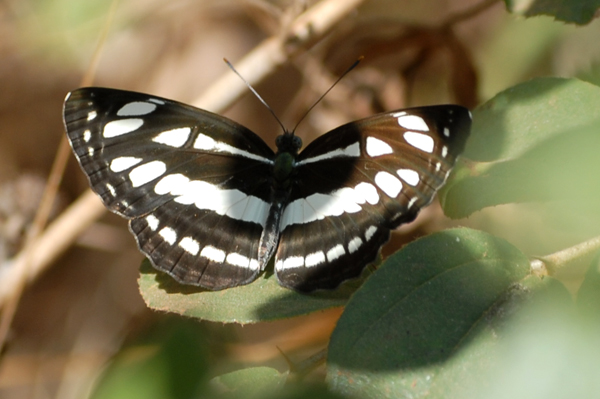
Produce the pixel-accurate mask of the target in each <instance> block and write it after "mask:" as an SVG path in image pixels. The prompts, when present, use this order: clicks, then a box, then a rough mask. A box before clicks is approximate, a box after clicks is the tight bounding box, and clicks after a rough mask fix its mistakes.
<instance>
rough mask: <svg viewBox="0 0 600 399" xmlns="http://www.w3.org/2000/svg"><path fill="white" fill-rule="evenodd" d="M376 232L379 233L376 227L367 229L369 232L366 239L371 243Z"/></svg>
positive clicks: (366, 232) (366, 233)
mask: <svg viewBox="0 0 600 399" xmlns="http://www.w3.org/2000/svg"><path fill="white" fill-rule="evenodd" d="M376 231H377V227H375V226H370V227H369V228H368V229H367V231H365V238H366V239H367V241H370V240H371V238H373V236H374V235H375V232H376Z"/></svg>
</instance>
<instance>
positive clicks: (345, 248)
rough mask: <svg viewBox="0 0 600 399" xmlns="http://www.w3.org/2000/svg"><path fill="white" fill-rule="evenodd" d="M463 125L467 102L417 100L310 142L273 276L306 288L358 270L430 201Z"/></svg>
mask: <svg viewBox="0 0 600 399" xmlns="http://www.w3.org/2000/svg"><path fill="white" fill-rule="evenodd" d="M470 124H471V118H470V113H469V111H468V110H467V109H466V108H463V107H460V106H454V105H441V106H430V107H419V108H411V109H405V110H400V111H395V112H390V113H384V114H379V115H375V116H373V117H370V118H366V119H363V120H360V121H357V122H352V123H349V124H347V125H344V126H341V127H339V128H337V129H334V130H333V131H331V132H329V133H327V134H325V135H323V136H321V137H319V138H318V139H316V140H315V141H313V142H312V143H310V144H309V145H308V146H307V147H306V149H304V150H303V151H302V152H301V153H300V155H299V156H298V159H297V162H296V176H295V184H294V186H293V188H292V192H291V198H290V202H289V204H288V206H287V207H286V209H285V210H284V214H283V217H282V223H281V238H280V242H279V247H278V251H277V254H276V263H275V271H276V274H277V277H278V279H279V281H280V283H281V284H282V285H284V286H287V287H290V288H293V289H297V290H301V291H312V290H315V289H330V288H335V287H337V286H338V285H339V284H340V283H341V282H343V281H344V280H347V279H349V278H353V277H357V276H358V275H360V273H361V272H362V270H363V268H364V267H365V266H366V265H367V264H368V263H369V262H372V261H373V260H375V258H376V257H377V254H378V252H379V249H380V247H381V246H382V245H383V244H384V243H385V242H386V241H387V240H388V239H389V234H390V230H391V229H394V228H396V227H397V226H399V225H400V224H402V223H406V222H410V221H412V220H413V219H414V218H415V217H416V215H417V214H418V212H419V210H420V209H421V208H422V207H424V206H426V205H428V204H429V203H430V202H431V200H432V199H433V197H434V196H435V193H436V191H437V190H438V189H439V188H440V187H441V186H442V185H443V183H444V181H445V180H446V178H447V177H448V174H449V173H450V170H451V168H452V167H453V166H454V163H455V161H456V158H457V156H458V155H459V154H460V153H461V152H462V151H463V149H464V146H465V143H466V140H467V138H468V135H469V131H470Z"/></svg>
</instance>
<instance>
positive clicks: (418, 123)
mask: <svg viewBox="0 0 600 399" xmlns="http://www.w3.org/2000/svg"><path fill="white" fill-rule="evenodd" d="M398 124H399V125H400V126H402V127H403V128H405V129H407V130H420V131H422V132H428V131H429V126H427V123H425V121H424V120H423V118H421V117H420V116H417V115H400V116H398Z"/></svg>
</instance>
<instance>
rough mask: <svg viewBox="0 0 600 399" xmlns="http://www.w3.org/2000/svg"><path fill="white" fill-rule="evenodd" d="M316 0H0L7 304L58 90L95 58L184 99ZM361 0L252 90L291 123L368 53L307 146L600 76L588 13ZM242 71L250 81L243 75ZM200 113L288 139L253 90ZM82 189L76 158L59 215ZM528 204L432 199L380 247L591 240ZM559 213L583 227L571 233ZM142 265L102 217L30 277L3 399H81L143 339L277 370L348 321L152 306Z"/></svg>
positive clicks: (99, 72) (55, 142)
mask: <svg viewBox="0 0 600 399" xmlns="http://www.w3.org/2000/svg"><path fill="white" fill-rule="evenodd" d="M313 3H315V2H313V1H308V0H306V1H301V0H280V1H278V0H271V1H266V0H264V1H263V0H245V1H244V0H172V1H169V2H165V1H159V0H143V1H142V0H121V1H119V2H118V4H116V6H115V8H114V15H113V17H112V19H111V22H108V21H109V13H110V9H111V2H109V1H106V0H86V1H78V0H3V1H0V54H1V56H0V88H1V90H0V256H1V258H0V262H2V264H1V265H0V294H2V297H1V298H2V299H1V300H2V303H0V307H3V306H5V305H6V303H7V302H8V301H9V299H8V298H10V292H11V291H10V289H11V287H7V286H6V284H3V283H2V279H3V276H6V275H7V273H10V268H11V265H12V262H11V260H12V259H14V257H15V256H16V255H17V254H18V253H19V251H20V250H21V248H22V245H23V240H24V237H25V234H26V232H27V231H28V229H29V228H30V226H31V223H32V220H33V217H34V215H35V212H36V210H37V209H38V206H39V200H40V197H41V193H42V192H43V189H44V185H45V182H46V180H47V178H48V174H49V171H50V168H51V165H52V162H53V160H54V157H55V155H56V151H57V149H58V146H59V142H60V140H61V137H62V136H64V130H63V125H62V119H61V118H62V103H63V100H64V97H65V95H66V93H67V92H69V91H71V90H73V89H75V88H77V87H79V86H80V85H81V82H82V78H83V76H84V75H85V74H86V72H87V71H89V70H90V68H91V62H92V59H93V56H94V54H96V52H98V53H97V54H98V56H99V58H98V60H99V62H98V65H97V67H96V69H95V71H94V72H93V85H97V86H107V87H114V88H120V89H128V90H136V91H143V92H148V93H152V94H155V95H158V96H163V97H167V98H172V99H176V100H179V101H182V102H187V103H194V102H195V101H197V99H199V98H203V97H202V96H203V95H204V93H205V92H206V90H207V89H208V88H209V87H210V86H211V84H212V83H213V82H214V81H215V80H217V79H218V78H220V77H221V76H223V75H226V74H232V72H231V71H230V70H229V69H228V68H227V67H226V65H225V64H224V63H223V60H222V59H223V57H226V58H228V59H229V60H230V61H231V62H232V63H233V64H234V65H236V62H238V61H240V60H242V59H243V58H244V56H245V55H247V54H248V53H249V52H250V51H252V50H253V49H254V48H256V47H257V46H258V45H260V44H261V43H262V42H263V41H264V40H266V39H267V38H270V37H277V36H282V37H283V36H285V35H286V34H287V32H288V30H289V28H290V26H291V23H292V22H293V21H294V19H295V18H296V17H297V16H298V15H300V14H302V13H303V12H304V11H305V10H306V9H307V8H310V7H311V6H312V5H313ZM338 3H340V4H343V3H344V0H339V2H338ZM358 3H359V6H358V7H356V8H355V9H354V10H353V11H352V12H350V13H349V14H347V15H345V16H344V17H343V18H342V19H341V20H340V21H338V22H336V23H335V24H333V26H332V27H331V28H330V29H329V30H328V32H327V34H325V35H323V36H319V37H318V38H317V40H314V41H311V42H308V43H302V44H301V45H300V46H298V48H296V49H295V50H294V52H293V54H290V57H289V60H288V61H287V62H284V63H283V64H282V65H281V66H280V67H277V68H271V69H270V70H268V73H267V74H266V77H265V78H264V79H262V80H261V81H260V82H258V83H257V84H256V86H255V88H256V89H257V90H258V92H259V93H260V94H261V95H262V96H263V98H264V99H265V100H266V101H267V102H268V103H269V104H270V106H271V107H272V108H273V110H274V111H275V113H276V114H277V115H278V116H279V118H280V119H281V120H282V122H283V123H284V125H285V126H287V127H289V128H292V127H293V126H294V125H295V124H296V122H297V121H298V119H299V118H300V117H301V116H302V115H303V114H304V112H305V111H306V110H307V109H308V108H309V107H310V106H311V105H312V104H313V103H314V101H316V99H318V98H319V96H320V95H321V94H322V93H323V92H325V90H327V88H328V87H329V86H330V85H331V83H333V81H335V79H336V78H337V77H338V76H339V75H340V74H341V73H342V72H343V71H344V70H346V69H347V68H348V67H349V66H350V65H351V64H352V63H353V62H354V61H355V60H356V59H357V58H358V57H359V56H365V59H364V61H363V62H362V63H361V64H360V65H359V67H357V68H356V69H355V70H354V71H352V72H351V73H350V74H349V75H348V76H346V77H345V78H344V79H343V80H342V81H341V83H339V84H338V86H337V87H336V88H335V89H333V90H332V92H331V93H329V94H328V95H327V97H326V98H325V99H324V100H323V101H322V103H321V104H319V105H318V106H317V107H316V108H315V109H314V110H313V111H312V112H311V113H310V115H309V116H308V118H307V119H306V120H305V121H304V122H303V123H302V124H301V125H300V127H299V129H298V131H297V134H298V135H299V136H300V137H301V138H302V139H303V141H304V143H307V142H310V140H312V139H313V138H315V137H317V136H319V135H320V134H322V133H324V132H326V131H328V130H329V129H331V128H334V127H336V126H338V125H340V124H342V123H345V122H348V121H351V120H355V119H358V118H361V117H365V116H368V115H371V114H373V113H376V112H382V111H385V110H392V109H397V108H402V107H407V106H413V105H424V104H434V103H446V102H452V103H459V104H462V105H465V106H468V107H470V108H474V107H476V106H477V105H478V104H480V103H481V102H483V101H486V100H488V99H489V98H490V97H492V96H493V95H495V94H496V93H498V92H499V91H501V90H504V89H506V88H508V87H510V86H512V85H514V84H516V83H519V82H522V81H524V80H527V79H529V78H532V77H535V76H545V75H550V76H564V77H573V76H576V77H579V78H582V79H585V80H589V81H592V82H596V83H597V82H599V81H600V68H599V67H598V66H599V65H600V64H598V59H600V58H599V57H600V46H598V43H597V38H598V37H600V25H599V23H598V21H593V22H592V23H591V24H589V25H587V26H584V27H575V26H572V25H565V24H563V23H561V22H555V21H553V20H552V19H551V18H549V17H536V18H531V19H524V18H520V17H516V16H513V15H510V14H509V13H508V12H507V11H506V9H505V6H504V3H502V2H494V1H480V0H425V1H423V0H400V1H399V0H364V1H362V2H358ZM105 29H108V30H107V35H106V37H105V38H104V39H102V32H103V30H105ZM268 62H269V60H267V59H265V64H268ZM245 77H246V78H247V79H249V80H251V81H252V80H253V79H254V74H253V73H252V71H250V76H245ZM239 84H240V85H241V84H243V83H241V82H239ZM203 100H206V99H205V98H203ZM209 110H212V111H219V112H220V113H223V114H224V115H226V116H227V117H229V118H231V119H234V120H236V121H237V122H240V123H242V124H243V125H245V126H247V127H249V128H250V129H251V130H253V131H255V132H256V133H258V134H259V135H260V136H261V137H262V138H263V139H264V140H265V141H266V142H267V143H268V144H270V145H272V144H274V138H275V137H276V136H277V135H279V134H280V133H281V131H280V127H279V126H278V124H277V122H276V121H275V120H274V119H273V118H272V116H271V115H270V114H269V112H268V111H267V110H266V109H265V108H264V107H263V106H262V105H261V104H260V103H259V102H258V101H257V100H256V99H255V98H254V97H253V96H251V95H245V96H243V97H242V98H241V99H240V100H239V101H237V102H236V103H235V104H232V105H231V106H229V107H227V109H210V108H209ZM87 187H88V185H87V180H86V178H85V176H84V175H83V173H82V172H81V171H80V169H79V166H78V165H77V164H76V162H75V159H74V158H73V157H72V156H71V155H70V160H69V163H68V166H67V168H66V171H65V174H64V178H63V182H62V184H61V186H60V188H59V192H58V195H57V198H56V201H55V202H54V205H53V210H52V218H56V217H58V216H59V215H60V214H61V213H62V212H64V211H65V210H66V209H68V207H69V204H71V203H72V201H73V200H75V199H76V198H77V197H78V196H79V195H80V194H81V193H82V192H84V191H85V190H86V189H87ZM532 207H533V206H532ZM531 210H532V208H529V207H528V206H526V205H520V206H500V207H495V208H492V209H486V210H484V211H482V212H479V213H477V214H475V215H473V216H472V217H470V218H469V219H468V220H460V221H450V220H448V219H446V218H445V217H444V216H443V213H442V212H441V210H440V208H439V206H438V205H437V204H434V205H432V206H431V207H430V208H427V209H426V210H425V211H423V212H422V214H421V215H420V216H419V218H418V219H417V221H416V222H415V223H413V224H411V225H408V226H403V227H401V228H400V229H399V231H398V232H397V233H395V234H394V236H393V238H392V240H391V242H390V243H389V244H388V245H387V246H386V247H385V248H384V254H389V253H391V252H393V251H394V250H396V249H398V248H399V247H400V246H402V245H403V244H404V243H406V242H410V241H412V240H414V239H415V238H417V237H419V236H421V235H423V234H426V233H428V232H432V231H437V230H440V229H442V228H445V227H448V226H453V225H458V224H460V225H468V226H471V227H476V228H482V229H485V230H486V231H489V232H492V233H494V234H497V235H499V236H502V237H505V238H508V239H509V240H510V241H511V242H512V243H513V244H515V245H517V246H518V247H519V248H521V249H522V250H524V251H525V252H526V253H528V254H533V253H535V254H547V253H550V252H552V251H555V250H557V249H560V248H561V247H564V246H566V245H569V244H575V243H577V242H580V241H581V240H582V239H583V238H585V237H587V236H588V234H589V229H586V228H585V225H586V223H589V224H591V223H592V222H593V221H592V220H590V221H585V220H575V221H574V220H570V221H565V220H566V217H565V220H560V223H559V222H558V221H557V222H556V223H555V224H552V223H550V225H549V226H550V227H549V228H544V229H541V231H542V234H543V237H531V235H530V234H527V233H526V232H525V230H524V229H523V230H520V229H519V228H518V226H519V225H529V226H531V225H532V224H533V225H535V224H540V225H541V224H542V223H545V224H544V225H545V226H546V227H547V226H548V224H547V223H548V219H547V217H548V215H549V214H551V209H550V208H549V209H548V212H541V213H540V212H531ZM556 217H557V218H559V216H556ZM563 223H573V224H575V223H577V224H580V225H581V224H582V225H584V228H583V229H582V230H580V231H579V233H578V234H570V235H568V236H567V235H565V233H564V231H563V229H562V228H561V227H560V226H563ZM542 238H543V239H542ZM141 259H142V256H141V255H140V253H139V252H138V251H137V248H136V245H135V241H134V239H133V237H131V235H130V234H129V232H128V231H127V227H126V221H124V220H122V219H121V218H119V217H117V216H114V215H111V214H108V213H105V214H104V215H103V216H102V217H101V218H100V219H99V220H97V221H96V222H95V223H94V224H92V225H91V226H90V227H89V228H87V229H86V231H85V233H84V234H83V235H81V236H80V237H79V238H78V240H77V241H76V242H73V243H72V245H71V246H70V248H69V249H68V250H67V251H66V252H64V253H63V254H62V255H61V256H60V257H59V258H58V260H56V261H54V262H52V264H51V265H49V266H48V267H47V268H46V270H44V271H43V272H42V273H40V274H39V275H37V276H36V278H35V279H34V280H32V281H30V282H29V283H28V284H27V286H26V287H25V290H24V293H23V296H22V298H21V300H20V302H19V305H18V308H17V310H16V314H15V317H14V320H13V322H12V324H11V326H10V329H9V332H8V336H7V341H6V344H5V347H4V351H3V352H2V356H1V358H0V398H10V399H13V398H86V397H89V395H90V394H91V393H92V392H93V391H94V384H95V382H96V381H97V380H98V378H99V376H100V375H102V373H103V371H104V370H105V368H106V365H107V364H109V362H110V360H111V359H112V358H113V357H114V356H115V355H116V354H118V353H119V351H120V350H122V348H136V350H130V351H129V352H128V356H131V357H132V358H135V357H136V356H144V353H145V352H144V350H145V349H147V350H150V349H148V348H151V347H152V346H151V345H146V344H139V343H140V342H142V343H148V342H162V340H166V341H168V340H172V341H173V340H174V342H179V343H186V345H182V347H181V348H188V349H189V348H192V349H193V348H195V349H193V350H192V349H189V350H190V353H194V354H195V353H196V352H195V351H196V350H197V353H198V359H200V360H194V359H193V358H190V359H187V360H185V359H184V360H180V361H179V362H180V363H182V362H183V364H185V365H189V367H198V368H199V369H202V368H205V369H206V370H207V371H206V373H207V374H208V375H209V376H215V375H219V374H221V373H223V372H226V371H231V370H235V369H237V368H239V367H241V366H242V365H253V364H254V365H269V366H272V367H275V368H277V369H278V370H281V371H284V370H286V369H288V367H289V364H288V361H287V360H286V357H285V356H284V355H283V354H285V355H286V356H288V357H289V358H290V359H291V360H292V361H301V360H302V359H306V358H307V357H309V356H310V355H311V354H313V353H316V352H317V351H319V350H321V349H323V348H324V347H325V346H326V344H327V340H328V337H329V334H330V333H331V331H332V329H333V327H334V326H335V321H336V320H337V317H339V314H340V313H341V309H334V310H330V311H326V312H320V313H318V314H314V315H309V316H305V317H299V318H295V319H292V320H286V321H280V322H271V323H261V324H257V325H245V326H240V325H236V324H230V325H223V324H220V323H210V322H197V321H191V320H185V319H183V318H181V317H177V316H172V315H168V314H166V313H160V312H156V311H151V310H149V309H148V308H147V307H146V306H145V304H144V302H143V300H142V298H141V296H140V294H139V291H138V286H137V278H138V275H139V273H138V267H139V264H140V261H141ZM5 281H7V280H5ZM7 293H8V294H7ZM182 331H183V332H184V333H182ZM173 337H176V338H173ZM199 339H200V340H201V341H198V340H199ZM169 342H171V341H169ZM198 342H201V343H202V344H199V343H198ZM144 348H145V349H144ZM181 350H182V351H184V352H185V350H186V349H181ZM282 353H283V354H282ZM185 361H189V363H185ZM195 362H198V363H197V364H196V363H195ZM315 378H316V379H318V371H317V373H316V377H315Z"/></svg>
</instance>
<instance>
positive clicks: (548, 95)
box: [464, 78, 600, 162]
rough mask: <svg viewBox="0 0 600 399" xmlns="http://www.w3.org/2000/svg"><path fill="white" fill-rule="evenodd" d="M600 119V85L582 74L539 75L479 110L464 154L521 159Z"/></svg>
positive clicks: (478, 158) (473, 157)
mask: <svg viewBox="0 0 600 399" xmlns="http://www.w3.org/2000/svg"><path fill="white" fill-rule="evenodd" d="M598 120H600V88H599V87H598V86H595V85H593V84H591V83H588V82H583V81H580V80H577V79H562V78H537V79H533V80H530V81H528V82H525V83H522V84H519V85H517V86H514V87H511V88H510V89H507V90H505V91H503V92H501V93H499V94H497V95H496V96H495V97H493V98H492V99H490V100H489V101H487V102H486V103H484V104H482V105H481V106H479V107H478V108H477V109H476V110H475V111H474V112H473V127H472V129H471V137H470V138H469V141H468V142H467V148H466V149H465V153H464V156H465V157H466V158H469V159H470V160H473V161H480V162H491V161H497V160H509V159H515V158H517V157H519V156H520V155H522V154H524V153H526V152H527V151H529V150H530V149H532V148H533V147H535V146H536V145H538V144H540V143H542V142H544V141H545V140H548V139H550V138H552V137H554V136H556V135H561V134H568V133H569V132H574V131H578V130H580V129H581V128H584V127H587V126H589V125H590V124H592V123H594V122H597V121H598Z"/></svg>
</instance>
